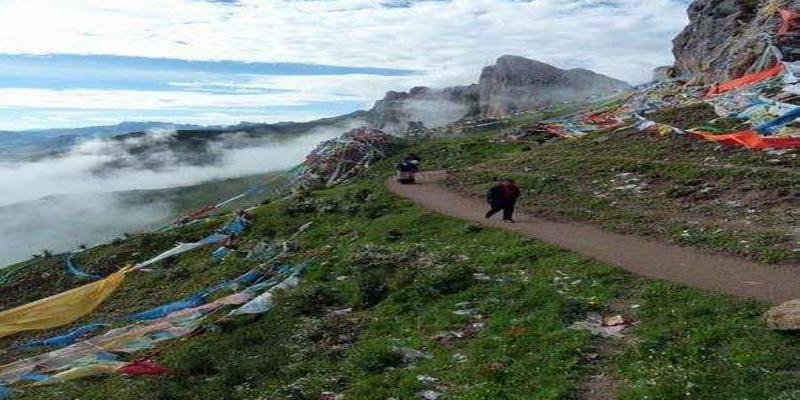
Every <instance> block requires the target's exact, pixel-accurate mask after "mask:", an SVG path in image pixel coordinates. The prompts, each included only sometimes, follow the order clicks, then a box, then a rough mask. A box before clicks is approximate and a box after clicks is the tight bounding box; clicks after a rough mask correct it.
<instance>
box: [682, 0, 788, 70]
mask: <svg viewBox="0 0 800 400" xmlns="http://www.w3.org/2000/svg"><path fill="white" fill-rule="evenodd" d="M779 8H786V9H790V10H800V0H694V1H693V2H692V4H691V5H690V6H689V25H688V26H687V27H686V28H685V29H684V30H683V32H681V33H680V34H679V35H678V36H677V37H676V38H675V39H674V40H673V44H674V47H673V53H674V54H675V60H676V62H675V72H676V74H678V75H679V76H682V77H686V78H693V80H694V81H695V82H697V83H710V82H715V81H720V80H725V79H730V78H736V77H739V76H742V75H744V74H746V73H748V72H751V69H752V67H753V66H754V65H755V64H758V61H759V59H760V58H761V57H762V55H764V54H765V52H766V51H767V49H768V46H769V44H770V41H772V43H773V44H775V45H777V46H779V47H781V48H782V50H783V52H784V54H785V55H787V56H788V57H796V55H797V53H795V54H794V55H793V54H791V53H793V52H800V37H798V35H797V34H789V35H781V36H778V35H776V33H777V31H778V27H779V26H780V25H781V21H782V19H781V18H780V15H779V13H778V9H779Z"/></svg>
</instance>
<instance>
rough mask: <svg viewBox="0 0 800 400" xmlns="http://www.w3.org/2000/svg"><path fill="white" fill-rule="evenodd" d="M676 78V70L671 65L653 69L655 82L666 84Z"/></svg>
mask: <svg viewBox="0 0 800 400" xmlns="http://www.w3.org/2000/svg"><path fill="white" fill-rule="evenodd" d="M674 76H675V69H674V68H673V67H672V66H671V65H665V66H662V67H656V68H655V69H653V82H664V81H667V80H669V79H671V78H673V77H674Z"/></svg>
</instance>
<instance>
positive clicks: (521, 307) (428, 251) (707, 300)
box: [0, 120, 800, 400]
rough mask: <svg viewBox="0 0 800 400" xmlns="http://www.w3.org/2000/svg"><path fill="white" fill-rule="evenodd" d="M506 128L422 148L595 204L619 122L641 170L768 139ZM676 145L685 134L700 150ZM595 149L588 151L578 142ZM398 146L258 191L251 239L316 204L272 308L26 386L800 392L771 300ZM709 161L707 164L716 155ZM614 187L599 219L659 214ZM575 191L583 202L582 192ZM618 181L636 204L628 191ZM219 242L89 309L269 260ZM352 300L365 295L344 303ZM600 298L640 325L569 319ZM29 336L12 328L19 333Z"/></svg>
mask: <svg viewBox="0 0 800 400" xmlns="http://www.w3.org/2000/svg"><path fill="white" fill-rule="evenodd" d="M524 122H526V121H524V120H522V121H516V123H524ZM496 133H497V132H485V133H480V134H476V135H472V136H468V137H463V138H452V139H446V140H435V141H430V142H426V143H422V144H420V145H416V146H414V147H412V148H408V149H407V150H409V151H415V152H417V153H419V154H421V155H422V156H423V158H425V159H426V166H427V167H458V168H463V169H464V170H463V173H461V174H458V175H456V178H455V180H454V181H453V182H451V183H452V184H453V185H454V186H458V187H460V188H463V189H464V190H478V189H480V188H482V185H485V184H486V183H487V182H488V179H489V178H490V177H491V176H492V175H494V174H503V175H506V174H513V175H514V176H515V177H518V178H520V180H521V181H522V183H523V185H525V186H526V189H528V190H536V192H535V193H536V196H530V197H528V200H527V201H528V203H527V206H528V207H538V209H541V210H543V211H542V212H549V213H550V214H549V215H553V216H556V217H574V218H579V219H587V217H585V216H584V214H586V215H592V214H589V213H584V214H580V213H577V212H575V211H573V214H570V213H569V212H568V210H572V209H573V208H576V207H579V206H581V205H582V204H584V203H582V202H583V201H585V202H586V204H595V203H592V202H590V201H589V200H588V197H587V196H588V195H582V193H584V191H585V190H588V189H584V187H583V186H580V185H579V183H581V182H585V181H587V180H588V182H589V183H591V182H592V181H595V180H597V181H598V183H595V184H592V185H593V187H598V188H599V187H601V184H600V183H599V182H604V184H605V181H603V180H604V179H606V178H609V179H610V178H613V177H614V176H615V175H616V174H618V173H620V172H623V171H625V172H628V170H627V169H623V170H611V168H612V164H613V163H614V162H617V163H618V162H620V160H619V159H618V158H619V157H622V156H623V155H621V154H619V153H615V151H614V149H615V148H616V147H615V146H613V145H612V143H609V142H610V141H615V142H614V144H616V145H625V144H626V143H630V147H629V150H628V151H627V152H626V153H625V154H624V156H625V157H629V156H630V157H631V158H634V159H636V160H635V161H631V162H630V164H627V163H625V164H623V165H631V166H637V165H639V163H645V161H646V160H644V159H643V158H645V157H647V159H649V160H651V161H650V162H649V163H646V164H647V165H651V168H650V169H648V168H645V167H642V168H641V169H637V170H636V171H637V172H636V173H641V174H644V173H651V172H652V171H661V172H660V173H661V174H662V175H660V176H664V178H663V179H665V180H666V179H668V180H670V181H669V182H673V181H674V182H684V181H683V180H682V179H688V176H690V175H691V174H692V173H693V172H692V171H694V169H692V168H695V167H694V166H692V167H688V166H687V167H685V168H684V167H678V166H681V165H684V163H685V162H687V161H686V158H684V156H685V154H687V153H686V152H687V151H688V152H689V153H688V154H705V152H710V153H711V154H716V155H717V157H720V158H721V157H723V156H724V157H725V158H724V159H722V160H723V161H720V163H723V162H724V163H731V162H732V161H728V160H733V159H736V158H737V157H751V156H746V155H745V154H737V153H731V154H728V153H729V151H728V150H724V151H721V150H716V149H715V148H713V146H712V147H711V148H710V149H707V150H706V149H702V148H700V147H701V146H699V145H700V144H699V143H694V142H687V143H684V142H678V143H673V142H672V139H666V138H663V139H662V138H646V137H641V136H640V135H639V136H636V135H634V134H633V133H632V132H627V133H626V132H618V133H614V134H611V135H609V136H608V138H609V139H602V140H601V139H599V138H600V136H596V137H590V138H587V139H584V140H583V141H576V142H552V143H547V144H545V145H543V146H541V147H534V148H533V149H532V150H531V151H527V152H526V151H523V149H524V148H525V147H526V146H529V145H528V144H502V145H492V144H489V143H488V140H489V139H490V138H491V137H493V135H495V134H496ZM703 145H704V146H711V145H708V144H703ZM653 146H656V147H657V149H658V150H652V149H651V148H652V147H653ZM662 146H677V147H678V148H680V149H682V150H683V152H681V153H680V154H676V152H675V149H674V148H671V147H662ZM545 149H546V150H545ZM598 149H605V150H606V151H605V152H599V151H597V150H598ZM686 149H688V150H686ZM581 150H582V153H580V156H578V155H576V156H574V157H573V158H570V156H569V154H572V152H573V151H581ZM620 151H622V150H620ZM653 152H660V153H653ZM658 154H661V157H656V156H658ZM679 156H680V157H679ZM578 157H583V158H584V159H585V161H579V160H580V159H579V158H578ZM605 157H610V158H611V159H609V160H606V159H605ZM614 157H617V158H614ZM669 157H676V163H675V165H676V166H671V167H670V168H666V167H662V166H661V165H662V164H661V162H662V161H668V160H669V159H670V158H669ZM752 157H756V158H757V157H765V159H764V161H763V163H764V165H763V166H764V167H770V169H769V171H774V169H773V168H775V166H774V165H772V163H768V162H767V158H768V157H767V156H764V155H753V156H752ZM612 160H614V161H612ZM392 161H394V160H388V161H387V162H385V163H382V164H381V165H379V166H377V167H376V168H375V169H373V172H372V176H369V177H365V178H362V179H360V180H358V181H356V182H353V183H351V184H347V185H343V186H340V187H337V188H334V189H330V190H324V191H318V192H313V193H310V194H309V195H308V196H304V197H301V198H294V199H289V200H285V201H281V202H276V203H272V204H268V205H266V206H262V207H259V208H258V209H256V210H255V211H254V217H255V223H254V225H253V226H251V227H250V228H249V229H248V230H247V232H246V234H245V235H244V237H243V239H242V240H243V242H242V248H248V247H249V246H252V245H254V244H255V243H258V242H260V241H270V240H274V239H276V238H278V239H280V238H285V237H286V236H288V235H289V234H291V232H293V231H294V230H295V229H296V228H297V227H299V226H300V225H302V224H304V223H306V222H310V221H313V222H314V224H313V225H312V227H311V228H310V229H309V230H308V231H307V232H305V233H304V234H302V235H301V236H300V237H299V244H300V248H299V249H297V251H296V252H295V254H296V255H295V256H294V259H295V260H300V259H308V258H310V257H312V256H314V257H315V258H314V259H313V261H312V263H311V265H310V268H309V269H308V271H307V273H306V274H305V275H304V276H303V283H302V284H301V285H300V286H299V287H298V288H296V289H292V290H289V291H286V292H282V293H281V295H280V296H278V299H277V307H276V309H274V310H273V311H272V312H270V313H269V314H266V315H264V316H262V317H260V318H255V319H251V320H237V321H234V322H232V323H227V324H222V325H216V326H215V325H209V326H207V327H206V328H205V330H204V332H203V334H201V335H199V336H197V337H193V338H190V339H187V340H183V341H178V342H175V343H173V344H170V345H169V347H166V348H165V351H164V352H163V353H162V354H160V355H158V356H157V357H156V360H157V361H158V362H160V363H162V364H164V365H167V366H169V367H170V368H171V369H172V373H171V374H169V375H167V376H164V377H158V378H122V377H118V376H113V377H107V378H96V379H90V380H85V381H77V382H67V383H63V384H58V385H54V386H50V387H28V388H22V389H21V391H20V392H19V394H18V396H17V398H19V399H37V400H42V399H44V400H48V399H54V400H55V399H64V398H80V399H84V400H100V399H108V398H114V399H142V398H147V399H163V400H166V399H171V400H175V399H187V400H188V399H193V400H194V399H198V400H202V399H214V400H218V399H242V400H244V399H314V400H316V399H320V398H322V397H321V396H322V394H323V392H330V393H333V394H337V395H342V396H343V398H344V399H387V398H397V399H412V398H417V397H419V396H420V395H421V392H422V391H425V390H430V391H435V392H437V393H440V394H441V395H442V398H446V399H523V398H524V399H574V398H607V397H599V396H598V395H597V393H600V394H604V395H610V394H614V393H615V394H616V395H617V396H618V398H621V399H645V398H652V399H685V398H700V399H722V398H724V399H784V398H786V399H788V398H794V397H796V396H797V395H798V391H797V388H798V387H800V374H798V373H797V372H798V364H797V360H798V359H800V358H798V356H800V339H798V338H797V337H794V336H788V335H781V334H778V333H775V332H772V331H769V330H767V329H766V328H764V327H763V325H762V323H761V321H760V320H759V318H760V314H761V313H762V312H763V311H764V310H765V308H766V305H763V304H758V303H755V302H751V301H744V300H738V299H733V298H730V297H726V296H720V295H714V294H709V293H704V292H700V291H697V290H692V289H686V288H682V287H678V286H675V285H671V284H667V283H664V282H658V281H651V280H643V279H639V278H636V277H633V276H630V275H628V274H626V273H624V272H622V271H620V270H618V269H616V268H614V267H612V266H609V265H605V264H602V263H598V262H594V261H592V260H589V259H586V258H584V257H582V256H579V255H576V254H574V253H570V252H566V251H562V250H559V249H558V248H555V247H553V246H550V245H546V244H543V243H539V242H536V241H532V240H528V239H525V238H523V237H520V236H518V235H516V234H512V233H508V232H504V231H498V230H493V229H483V228H481V227H478V226H471V225H468V224H466V223H464V222H461V221H458V220H454V219H451V218H446V217H442V216H439V215H435V214H432V213H430V212H427V211H425V210H422V209H420V208H418V207H416V206H414V205H412V204H410V203H408V202H406V201H404V200H400V199H398V198H396V197H395V196H393V195H391V194H389V193H388V192H387V191H386V190H385V189H384V188H383V186H382V183H383V179H384V178H385V176H386V175H387V174H389V173H390V168H389V166H390V165H391V164H392ZM751 163H752V166H756V167H760V166H761V164H759V163H758V161H757V160H756V161H746V163H745V161H742V163H741V164H739V165H751ZM695 164H696V163H695ZM467 168H472V169H467ZM524 168H531V170H530V171H526V170H525V169H524ZM696 168H701V167H700V166H697V167H696ZM719 168H721V167H719ZM737 168H738V167H737ZM737 168H734V167H733V166H731V167H725V168H723V169H722V171H738V169H737ZM607 170H609V171H607ZM710 170H711V171H717V170H718V167H714V168H713V169H710ZM640 171H641V172H640ZM663 171H674V175H667V174H666V173H665V172H663ZM687 171H688V172H687ZM700 171H703V172H702V173H700V175H701V177H703V176H705V175H704V173H705V171H707V169H706V167H702V168H701V169H700ZM778 172H779V171H776V172H775V173H776V174H777V173H778ZM652 173H655V172H652ZM730 173H733V172H730ZM604 174H608V175H604ZM684 174H686V175H684ZM750 176H756V177H760V176H761V175H759V174H755V175H750ZM768 176H772V175H768ZM695 179H697V178H695ZM731 179H733V178H731ZM759 179H760V178H759ZM787 179H788V178H787ZM723 181H724V180H723V179H717V180H716V181H715V182H723ZM777 181H780V182H782V181H783V180H777ZM686 182H688V181H686ZM686 185H689V183H686ZM613 196H614V197H613V199H608V200H605V202H603V201H598V203H597V205H596V206H593V208H591V210H598V211H596V213H597V214H600V215H604V217H603V218H602V219H597V220H596V221H598V222H601V221H603V223H604V224H606V225H608V226H609V227H610V228H612V229H622V228H624V227H627V226H632V227H639V226H640V225H638V224H632V223H629V224H623V223H622V221H629V218H631V215H633V216H637V218H635V219H633V220H634V221H642V222H641V223H642V224H646V223H647V221H648V220H644V219H642V218H643V217H641V216H640V214H637V213H636V211H637V210H640V208H635V207H634V206H636V205H637V204H641V201H643V200H642V199H640V198H638V195H622V194H616V192H614V194H613ZM617 196H618V197H617ZM559 197H560V198H561V199H562V201H563V202H564V203H563V204H559V202H558V201H557V199H558V198H559ZM571 197H575V200H574V202H572V203H566V200H567V199H569V198H571ZM652 197H653V198H655V197H656V196H655V195H653V196H652ZM678 199H679V198H676V197H664V200H663V201H664V202H667V201H680V200H678ZM614 201H616V202H618V203H617V204H618V205H619V206H617V205H611V203H612V202H614ZM652 201H655V200H652ZM545 206H547V207H545ZM630 210H633V211H630ZM601 211H602V212H601ZM676 214H677V212H676ZM681 215H682V214H681ZM687 215H689V214H687ZM692 215H694V214H692ZM592 220H594V219H592ZM665 220H666V219H665ZM222 221H223V220H220V221H217V222H209V223H208V224H205V225H195V226H193V227H192V228H191V229H188V230H178V231H176V232H172V233H163V234H147V235H136V236H134V237H133V238H131V239H130V240H128V241H125V242H120V243H117V244H110V245H106V246H101V247H99V248H95V249H91V250H90V251H87V252H86V253H84V254H83V255H82V256H81V258H80V261H81V263H83V264H84V265H86V266H87V267H88V268H90V269H92V270H95V271H99V270H101V269H102V266H103V265H107V266H108V267H107V268H108V270H110V269H112V266H113V265H120V264H122V263H123V262H125V261H130V260H139V259H142V258H143V257H144V256H148V255H151V254H156V253H157V252H159V251H161V250H163V249H166V248H168V247H170V244H171V242H173V241H175V240H186V239H190V238H197V237H200V236H202V235H203V234H204V233H206V232H208V231H209V230H210V229H212V228H213V227H214V226H215V225H216V224H220V223H222ZM606 221H607V222H606ZM644 226H647V225H644ZM763 226H768V227H772V226H773V225H763ZM775 226H777V225H775ZM621 227H622V228H621ZM760 243H761V242H754V245H753V247H754V248H756V249H757V251H754V252H753V253H752V254H753V255H754V256H759V255H762V254H773V252H774V250H772V249H773V248H774V247H773V246H777V244H778V243H780V242H774V243H773V242H769V243H768V244H769V245H768V246H765V247H764V248H763V249H761V248H760V246H761V245H760ZM775 248H777V247H775ZM209 251H210V249H206V250H198V251H196V252H194V253H189V254H188V255H186V256H184V257H181V258H180V259H179V260H177V261H176V262H175V263H173V264H171V265H168V266H161V267H158V268H157V272H155V273H152V274H136V275H133V276H132V277H131V278H130V279H129V280H128V281H126V282H125V283H124V285H123V286H122V288H121V290H119V291H118V292H117V293H115V294H114V296H112V298H111V299H110V300H109V301H108V302H106V303H105V304H104V305H103V306H102V307H101V309H100V310H98V312H97V313H96V314H94V315H92V316H89V317H87V318H85V321H82V322H86V321H90V320H94V319H96V318H98V317H102V316H111V315H121V314H123V313H126V312H130V311H135V310H143V309H146V308H148V307H150V306H152V305H156V304H160V303H164V302H167V301H172V300H177V299H179V298H181V297H183V296H185V295H187V294H189V293H191V292H192V291H194V290H197V289H199V288H202V287H204V286H206V285H208V284H209V283H211V282H214V281H216V280H219V279H221V278H223V277H230V276H233V275H236V274H238V273H241V272H243V271H246V270H247V269H248V268H249V267H250V266H252V265H253V262H251V261H247V260H244V259H241V258H237V257H233V258H231V259H228V260H226V261H225V262H224V263H222V264H215V263H213V262H212V261H211V260H210V258H209ZM137 253H138V254H137ZM775 254H784V253H782V252H775ZM61 270H62V267H61V266H60V265H58V264H57V263H56V262H55V261H53V260H52V259H48V260H37V261H36V265H35V266H34V267H32V268H31V269H30V270H28V272H27V273H26V274H24V277H23V278H22V279H23V280H22V281H20V282H25V285H26V286H25V287H24V288H20V289H18V290H17V291H16V292H13V293H12V292H4V293H3V295H2V296H0V301H2V302H3V303H2V304H0V308H7V307H10V306H13V305H15V304H22V303H24V302H27V301H30V300H32V299H35V298H39V297H43V296H45V295H49V294H53V293H56V292H58V291H61V290H63V289H66V288H69V287H74V286H77V285H79V284H80V282H78V281H75V280H74V279H72V278H67V277H66V276H64V275H63V273H62V272H61ZM0 290H6V289H5V288H3V289H0ZM347 309H352V311H350V312H347V311H342V310H347ZM336 311H339V312H336ZM593 312H594V313H599V314H600V315H602V316H609V315H616V314H619V315H622V317H623V318H624V319H625V320H626V321H628V322H630V323H631V325H630V326H629V327H627V328H626V329H625V330H624V331H623V334H624V335H625V337H624V338H604V337H599V336H593V335H591V334H590V333H588V332H586V331H582V330H575V329H570V326H572V325H573V324H574V323H575V322H581V321H585V320H586V318H587V315H589V314H590V313H593ZM453 332H455V333H453ZM50 333H52V332H50ZM30 336H31V335H23V336H22V337H16V338H11V339H6V340H4V341H2V342H0V347H1V348H6V345H8V344H9V343H10V342H12V341H14V340H22V339H23V338H28V337H30ZM6 356H10V355H9V354H6ZM593 392H594V393H595V394H594V395H592V394H591V393H593ZM428 394H430V393H428ZM592 396H594V397H592Z"/></svg>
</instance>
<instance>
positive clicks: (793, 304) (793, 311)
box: [764, 299, 800, 331]
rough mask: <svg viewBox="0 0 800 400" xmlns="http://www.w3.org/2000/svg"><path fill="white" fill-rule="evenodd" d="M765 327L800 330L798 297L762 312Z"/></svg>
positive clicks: (799, 302) (799, 301) (799, 300)
mask: <svg viewBox="0 0 800 400" xmlns="http://www.w3.org/2000/svg"><path fill="white" fill-rule="evenodd" d="M764 321H765V322H766V323H767V327H769V328H770V329H775V330H779V331H796V330H800V299H796V300H790V301H787V302H785V303H783V304H781V305H779V306H776V307H773V308H771V309H769V311H767V312H766V313H765V314H764Z"/></svg>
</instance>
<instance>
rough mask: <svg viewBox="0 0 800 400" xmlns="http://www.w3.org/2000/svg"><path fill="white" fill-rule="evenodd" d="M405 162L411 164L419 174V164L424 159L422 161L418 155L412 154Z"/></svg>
mask: <svg viewBox="0 0 800 400" xmlns="http://www.w3.org/2000/svg"><path fill="white" fill-rule="evenodd" d="M403 161H404V162H407V163H409V164H411V165H412V166H413V168H414V172H419V164H420V163H421V162H422V159H420V158H419V156H418V155H416V154H414V153H410V154H409V155H407V156H406V158H404V159H403Z"/></svg>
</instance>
